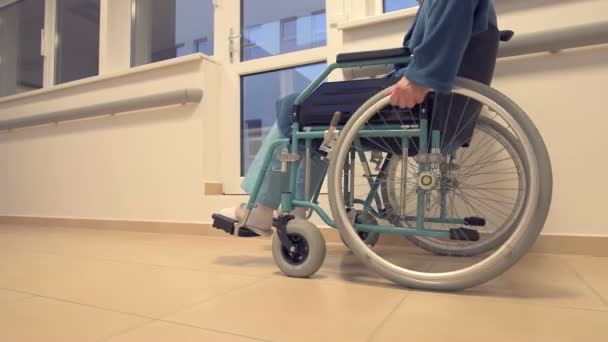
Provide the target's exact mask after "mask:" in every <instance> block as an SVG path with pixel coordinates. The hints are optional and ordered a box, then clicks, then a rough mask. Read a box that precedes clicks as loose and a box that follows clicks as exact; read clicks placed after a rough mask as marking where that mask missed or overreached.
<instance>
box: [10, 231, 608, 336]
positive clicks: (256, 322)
mask: <svg viewBox="0 0 608 342" xmlns="http://www.w3.org/2000/svg"><path fill="white" fill-rule="evenodd" d="M436 266H437V265H436V264H434V263H433V262H429V264H428V267H429V268H433V267H436ZM256 340H257V341H260V340H262V341H425V342H433V341H451V342H452V341H467V342H476V341H534V342H536V341H550V342H555V341H577V342H581V341H585V342H587V341H602V342H606V341H608V258H593V257H582V256H567V255H548V254H529V255H527V256H526V257H525V258H524V259H523V260H521V262H520V263H518V264H517V265H516V266H515V267H514V268H513V269H511V270H510V271H508V272H507V273H505V274H504V275H502V276H501V277H499V278H497V279H495V280H493V281H491V282H489V283H486V284H484V285H481V286H479V287H477V288H474V289H470V290H467V291H463V292H459V293H431V292H423V291H411V290H407V289H403V288H399V287H396V286H394V285H393V284H391V283H389V282H388V281H386V280H384V279H381V278H379V277H377V276H375V275H374V274H373V273H372V272H370V271H368V270H366V269H365V268H363V267H362V266H361V265H360V264H359V263H358V261H357V259H356V258H355V257H354V256H353V255H352V254H351V253H349V252H348V251H347V250H346V249H345V248H344V247H342V246H341V245H339V244H330V245H329V246H328V255H327V259H326V261H325V264H324V266H323V267H322V268H321V270H320V271H319V272H318V273H317V275H315V277H313V278H312V279H305V280H303V279H290V278H286V277H284V276H283V275H282V274H281V273H279V272H278V269H277V268H276V266H275V264H274V262H273V260H272V255H271V251H270V243H269V240H247V239H236V238H230V237H226V238H215V237H204V236H191V235H170V234H152V233H135V232H119V231H101V230H87V229H72V228H71V229H67V228H57V227H52V228H51V227H29V226H9V225H0V341H11V342H12V341H220V342H221V341H256Z"/></svg>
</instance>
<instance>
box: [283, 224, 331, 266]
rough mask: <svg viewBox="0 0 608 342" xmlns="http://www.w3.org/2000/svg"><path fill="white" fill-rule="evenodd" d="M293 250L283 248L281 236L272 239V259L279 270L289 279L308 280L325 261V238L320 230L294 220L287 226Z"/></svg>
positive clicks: (312, 225)
mask: <svg viewBox="0 0 608 342" xmlns="http://www.w3.org/2000/svg"><path fill="white" fill-rule="evenodd" d="M287 238H288V239H289V241H290V242H291V244H292V246H291V248H288V247H286V246H283V244H282V243H281V239H280V237H279V234H275V235H274V238H273V239H272V257H273V258H274V262H275V263H276V264H277V266H278V267H279V269H280V270H281V271H282V272H283V273H285V274H286V275H287V276H289V277H295V278H307V277H310V276H312V275H313V274H315V273H316V272H317V271H318V270H319V268H321V265H322V264H323V261H324V260H325V254H326V246H325V238H324V237H323V234H321V231H320V230H319V228H317V227H316V226H315V225H314V224H312V223H310V222H308V221H306V220H299V219H294V220H291V221H289V223H288V224H287Z"/></svg>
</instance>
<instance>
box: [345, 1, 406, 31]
mask: <svg viewBox="0 0 608 342" xmlns="http://www.w3.org/2000/svg"><path fill="white" fill-rule="evenodd" d="M417 12H418V6H416V7H412V8H407V9H403V10H399V11H395V12H390V13H382V14H380V15H375V16H371V17H365V18H361V19H354V20H350V21H346V22H343V23H340V24H338V30H342V31H346V30H350V29H357V28H362V27H366V26H371V25H376V24H381V23H387V22H391V21H396V20H401V19H407V18H413V17H415V16H416V13H417Z"/></svg>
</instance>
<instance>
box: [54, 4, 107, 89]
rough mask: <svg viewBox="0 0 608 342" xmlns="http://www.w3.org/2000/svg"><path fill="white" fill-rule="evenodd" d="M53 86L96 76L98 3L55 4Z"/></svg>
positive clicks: (97, 69) (97, 66) (97, 63)
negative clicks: (55, 35) (55, 36)
mask: <svg viewBox="0 0 608 342" xmlns="http://www.w3.org/2000/svg"><path fill="white" fill-rule="evenodd" d="M56 49H57V50H56V55H55V63H56V64H55V83H56V84H60V83H65V82H70V81H75V80H79V79H82V78H86V77H91V76H95V75H97V74H98V73H99V0H57V42H56Z"/></svg>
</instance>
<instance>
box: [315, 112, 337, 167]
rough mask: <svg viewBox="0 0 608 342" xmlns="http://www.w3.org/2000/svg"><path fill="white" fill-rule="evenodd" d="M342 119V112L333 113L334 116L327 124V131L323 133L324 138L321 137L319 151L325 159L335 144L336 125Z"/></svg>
mask: <svg viewBox="0 0 608 342" xmlns="http://www.w3.org/2000/svg"><path fill="white" fill-rule="evenodd" d="M341 117H342V112H335V113H334V116H333V117H332V118H331V122H330V123H329V128H328V129H327V131H325V136H323V143H322V144H321V147H319V150H320V151H322V152H325V153H326V156H325V157H326V158H327V159H329V158H328V156H329V153H331V149H332V147H333V145H334V143H335V141H336V140H337V137H336V134H335V132H336V128H337V127H338V124H339V123H340V118H341Z"/></svg>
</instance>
